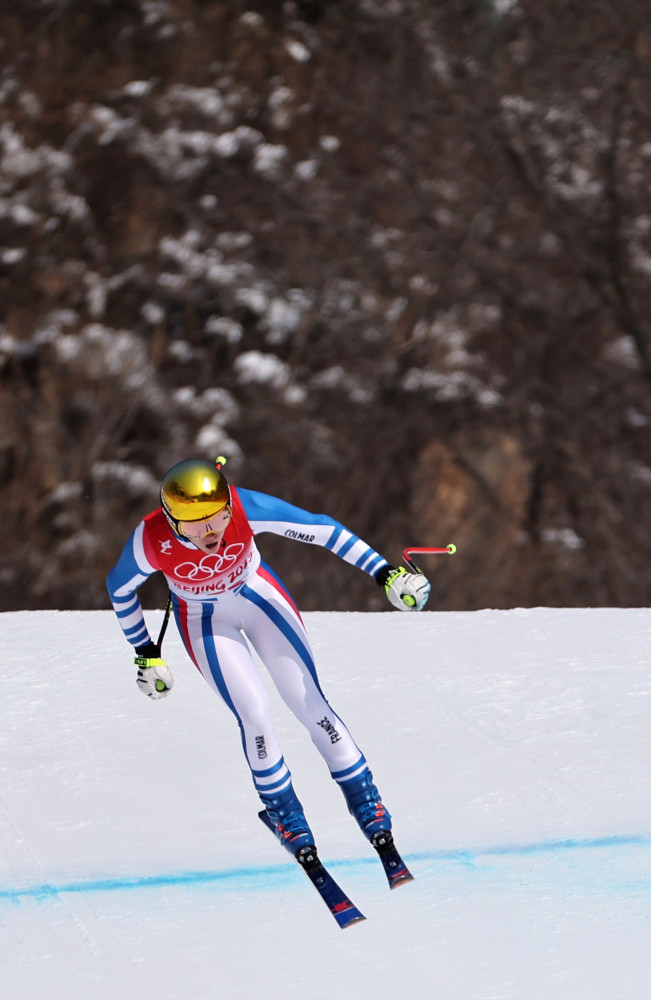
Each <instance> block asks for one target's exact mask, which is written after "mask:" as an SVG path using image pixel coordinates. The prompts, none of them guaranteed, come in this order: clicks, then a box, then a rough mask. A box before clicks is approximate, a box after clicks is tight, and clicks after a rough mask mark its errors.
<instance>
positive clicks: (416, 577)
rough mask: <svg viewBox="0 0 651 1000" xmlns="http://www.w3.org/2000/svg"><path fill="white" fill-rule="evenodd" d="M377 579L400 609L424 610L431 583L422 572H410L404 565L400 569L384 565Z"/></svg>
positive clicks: (376, 576) (395, 605)
mask: <svg viewBox="0 0 651 1000" xmlns="http://www.w3.org/2000/svg"><path fill="white" fill-rule="evenodd" d="M375 579H376V580H377V582H378V583H379V585H380V586H381V587H384V589H385V590H386V592H387V597H388V598H389V600H390V601H391V603H392V604H393V606H394V607H396V608H398V609H399V610H400V611H422V610H423V608H424V607H425V605H426V604H427V598H428V597H429V591H430V584H429V580H428V579H427V577H425V576H423V574H422V573H410V572H409V570H408V569H405V567H404V566H399V567H398V569H394V568H393V566H384V567H383V568H382V569H381V570H380V571H379V572H378V573H376V575H375Z"/></svg>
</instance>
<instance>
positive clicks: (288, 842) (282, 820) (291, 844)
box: [259, 784, 314, 855]
mask: <svg viewBox="0 0 651 1000" xmlns="http://www.w3.org/2000/svg"><path fill="white" fill-rule="evenodd" d="M259 794H260V798H261V799H262V804H263V805H264V807H265V810H266V813H267V816H268V817H269V819H270V820H271V822H272V823H273V827H274V831H275V834H276V836H277V837H278V840H279V841H280V843H281V844H282V845H283V847H286V848H287V850H288V851H289V852H290V854H294V855H296V854H297V853H298V852H299V851H300V850H301V849H302V848H304V847H310V848H312V849H313V850H314V835H313V833H312V831H311V830H310V828H309V826H308V825H307V820H306V819H305V813H304V812H303V806H302V805H301V803H300V802H299V800H298V798H297V797H296V792H295V791H294V789H293V787H292V785H291V784H290V785H289V787H288V788H284V789H283V790H282V792H276V794H275V795H263V794H262V793H259Z"/></svg>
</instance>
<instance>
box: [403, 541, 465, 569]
mask: <svg viewBox="0 0 651 1000" xmlns="http://www.w3.org/2000/svg"><path fill="white" fill-rule="evenodd" d="M456 551H457V547H456V545H453V544H450V545H446V546H445V547H443V548H436V547H434V548H432V547H431V546H426V547H425V548H418V547H416V548H414V546H409V548H406V549H403V552H402V558H403V559H404V560H405V562H406V563H407V565H408V566H409V568H410V569H411V570H413V572H414V573H420V569H419V568H418V566H417V565H416V563H415V562H414V560H413V559H412V558H411V557H412V556H413V555H421V556H433V555H448V556H453V555H454V553H455V552H456Z"/></svg>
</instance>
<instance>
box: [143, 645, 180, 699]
mask: <svg viewBox="0 0 651 1000" xmlns="http://www.w3.org/2000/svg"><path fill="white" fill-rule="evenodd" d="M134 663H135V665H136V666H137V668H138V676H137V677H136V684H137V685H138V687H139V688H140V690H141V691H142V693H143V694H146V695H147V697H148V698H154V699H156V698H165V697H166V696H167V695H168V694H169V693H170V690H171V689H172V688H173V687H174V678H173V677H172V671H171V670H170V668H169V667H168V666H167V664H166V663H165V660H161V657H160V648H159V647H158V646H157V645H156V644H155V643H153V642H149V643H147V645H146V646H139V647H138V649H136V658H135V660H134Z"/></svg>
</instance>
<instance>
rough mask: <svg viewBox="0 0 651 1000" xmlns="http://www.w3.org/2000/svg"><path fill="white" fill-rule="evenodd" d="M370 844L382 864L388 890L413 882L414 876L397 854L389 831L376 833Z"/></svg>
mask: <svg viewBox="0 0 651 1000" xmlns="http://www.w3.org/2000/svg"><path fill="white" fill-rule="evenodd" d="M371 844H372V846H373V847H374V848H375V850H376V851H377V853H378V856H379V858H380V861H381V862H382V867H383V868H384V874H385V875H386V877H387V882H388V883H389V888H390V889H397V888H398V886H400V885H406V884H407V882H413V880H414V876H413V875H412V874H411V872H410V871H409V869H408V868H407V865H406V864H405V863H404V861H403V860H402V858H401V857H400V855H399V854H398V851H397V849H396V845H395V844H394V842H393V837H392V835H391V833H390V832H389V831H387V830H381V831H380V832H379V833H376V834H375V836H374V837H373V838H372V839H371Z"/></svg>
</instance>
